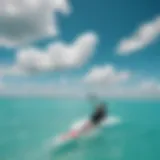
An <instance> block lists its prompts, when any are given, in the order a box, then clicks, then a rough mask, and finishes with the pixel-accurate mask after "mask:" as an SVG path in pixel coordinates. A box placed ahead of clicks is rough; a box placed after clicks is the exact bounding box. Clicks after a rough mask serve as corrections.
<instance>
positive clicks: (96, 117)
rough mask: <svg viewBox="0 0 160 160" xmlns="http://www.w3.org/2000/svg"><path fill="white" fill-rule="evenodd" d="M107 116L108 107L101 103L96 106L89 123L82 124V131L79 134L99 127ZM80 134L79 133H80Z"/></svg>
mask: <svg viewBox="0 0 160 160" xmlns="http://www.w3.org/2000/svg"><path fill="white" fill-rule="evenodd" d="M107 116H108V107H107V105H106V104H105V103H103V102H101V103H99V104H98V105H96V110H95V111H94V112H93V113H92V114H91V116H90V118H89V121H88V122H87V123H86V124H84V126H83V129H82V130H81V132H82V133H83V132H85V131H88V130H90V129H92V128H94V127H96V126H97V125H99V124H100V123H101V122H102V121H103V119H104V118H107ZM81 132H80V133H81Z"/></svg>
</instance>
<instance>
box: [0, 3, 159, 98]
mask: <svg viewBox="0 0 160 160" xmlns="http://www.w3.org/2000/svg"><path fill="white" fill-rule="evenodd" d="M17 2H18V1H17V0H15V1H14V3H12V4H11V3H10V1H9V0H7V1H6V2H5V4H1V6H3V5H4V6H3V8H4V10H3V11H2V12H0V15H1V18H0V24H2V26H1V27H0V64H1V69H0V71H1V72H0V73H1V77H2V78H1V79H2V80H1V81H2V82H1V84H2V86H5V87H1V88H3V89H1V90H2V91H1V92H2V93H3V92H5V90H7V93H8V92H9V91H10V90H13V89H14V87H13V86H16V88H17V86H18V85H20V84H23V85H24V86H26V85H27V84H32V85H33V84H34V85H35V84H43V85H44V86H43V87H45V85H48V84H53V85H55V84H56V85H57V84H59V85H61V88H64V87H62V83H64V84H65V86H68V87H71V86H72V87H73V85H75V87H77V86H78V85H79V86H83V88H84V89H86V88H88V86H89V87H91V88H93V86H94V87H95V88H96V89H97V88H98V89H99V90H101V91H102V89H104V88H105V89H108V90H110V88H111V90H115V92H118V91H119V90H118V91H117V90H116V89H115V86H116V87H117V88H121V89H120V90H121V91H119V92H122V90H127V91H126V93H128V92H129V93H132V95H133V92H134V93H135V91H133V89H131V88H135V87H137V89H138V88H141V87H142V90H143V91H139V90H138V92H140V93H141V92H142V93H143V92H146V89H147V92H149V94H153V93H154V95H155V94H159V95H160V89H159V88H160V83H159V79H160V74H159V68H160V54H159V52H160V45H159V43H160V18H159V17H160V16H159V15H160V7H159V6H160V2H158V0H147V1H144V0H141V1H138V0H134V1H133V0H119V1H115V0H112V1H111V0H99V1H96V0H95V1H93V0H87V1H86V0H71V1H66V0H60V1H57V0H53V4H50V2H49V1H48V0H46V1H43V0H37V1H35V3H32V2H31V1H29V2H30V4H28V2H27V1H26V3H25V6H24V5H23V4H18V3H17ZM26 4H27V5H26ZM44 4H45V6H46V8H45V7H44V8H43V6H44ZM8 6H9V7H8ZM37 6H38V7H39V8H38V7H37ZM51 6H52V7H51ZM29 11H30V12H29ZM4 17H5V19H4ZM32 17H33V18H32ZM78 39H79V40H78ZM57 43H58V45H57ZM59 43H60V44H59ZM55 44H56V45H55ZM55 46H56V47H55ZM57 46H58V47H57ZM49 47H50V48H52V49H49ZM55 48H56V49H55ZM33 49H34V51H33ZM24 52H25V53H24ZM39 54H43V55H48V56H44V57H43V56H39ZM51 54H54V55H51ZM67 54H68V56H69V57H70V60H67V56H66V55H67ZM75 54H76V56H74V55H75ZM17 55H19V56H17ZM21 55H23V56H21ZM28 55H29V56H28ZM49 56H51V57H52V58H51V57H49ZM68 59H69V58H68ZM40 61H42V62H41V63H42V64H39V62H40ZM30 66H31V67H30ZM33 71H34V72H33ZM34 85H33V86H34ZM11 86H12V87H11ZM111 86H112V87H111ZM122 86H123V87H124V86H125V88H122ZM6 88H7V89H6ZM128 88H129V91H128ZM144 88H145V89H144ZM57 90H59V89H57ZM42 92H43V89H42ZM107 94H108V93H107Z"/></svg>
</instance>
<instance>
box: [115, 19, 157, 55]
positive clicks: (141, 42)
mask: <svg viewBox="0 0 160 160" xmlns="http://www.w3.org/2000/svg"><path fill="white" fill-rule="evenodd" d="M158 36H160V17H157V18H155V19H153V20H152V21H150V22H147V23H145V24H143V25H141V26H140V27H139V28H138V29H137V30H136V31H135V32H134V33H133V35H132V36H130V37H128V38H124V39H122V40H121V41H120V43H119V44H118V48H117V52H118V54H119V55H129V54H132V53H134V52H135V51H137V50H140V49H142V48H144V47H146V46H147V45H149V44H150V43H152V42H153V41H154V40H156V38H157V37H158Z"/></svg>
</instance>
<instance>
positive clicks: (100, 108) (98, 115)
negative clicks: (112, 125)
mask: <svg viewBox="0 0 160 160" xmlns="http://www.w3.org/2000/svg"><path fill="white" fill-rule="evenodd" d="M107 116H108V108H107V105H106V104H105V103H103V102H102V103H100V104H98V105H97V106H96V110H95V111H94V112H93V114H92V115H91V117H90V122H91V123H92V125H98V124H100V123H101V121H102V120H103V119H104V118H107Z"/></svg>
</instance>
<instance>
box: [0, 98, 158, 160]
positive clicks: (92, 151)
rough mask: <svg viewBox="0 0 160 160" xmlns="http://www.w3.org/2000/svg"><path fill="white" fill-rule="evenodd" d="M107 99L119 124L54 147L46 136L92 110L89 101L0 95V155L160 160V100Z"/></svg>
mask: <svg viewBox="0 0 160 160" xmlns="http://www.w3.org/2000/svg"><path fill="white" fill-rule="evenodd" d="M108 102H109V111H110V115H112V116H113V117H114V116H116V117H119V119H120V123H118V124H116V125H113V126H111V127H108V128H107V127H106V128H105V129H103V130H101V131H100V132H99V133H98V134H96V136H93V137H90V138H86V139H83V140H77V141H74V142H72V143H70V144H68V145H66V146H62V147H61V148H60V149H59V151H58V152H55V150H54V149H53V148H52V146H50V145H48V144H49V143H50V142H51V141H50V139H51V138H53V137H55V136H56V135H57V134H59V133H61V132H64V131H66V130H67V129H68V128H69V127H70V126H71V124H73V123H75V122H76V121H77V120H78V119H82V118H84V117H86V116H87V115H88V114H89V113H91V111H92V106H91V105H90V104H89V103H88V102H87V101H85V100H82V99H81V100H78V99H74V100H72V99H53V98H11V97H10V98H7V97H5V98H4V97H3V98H0V160H52V159H53V160H56V159H57V160H75V159H76V160H135V159H136V160H158V159H160V154H159V151H160V116H159V113H160V101H156V100H150V101H149V100H147V101H146V100H134V101H131V100H126V101H125V100H109V101H108Z"/></svg>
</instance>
